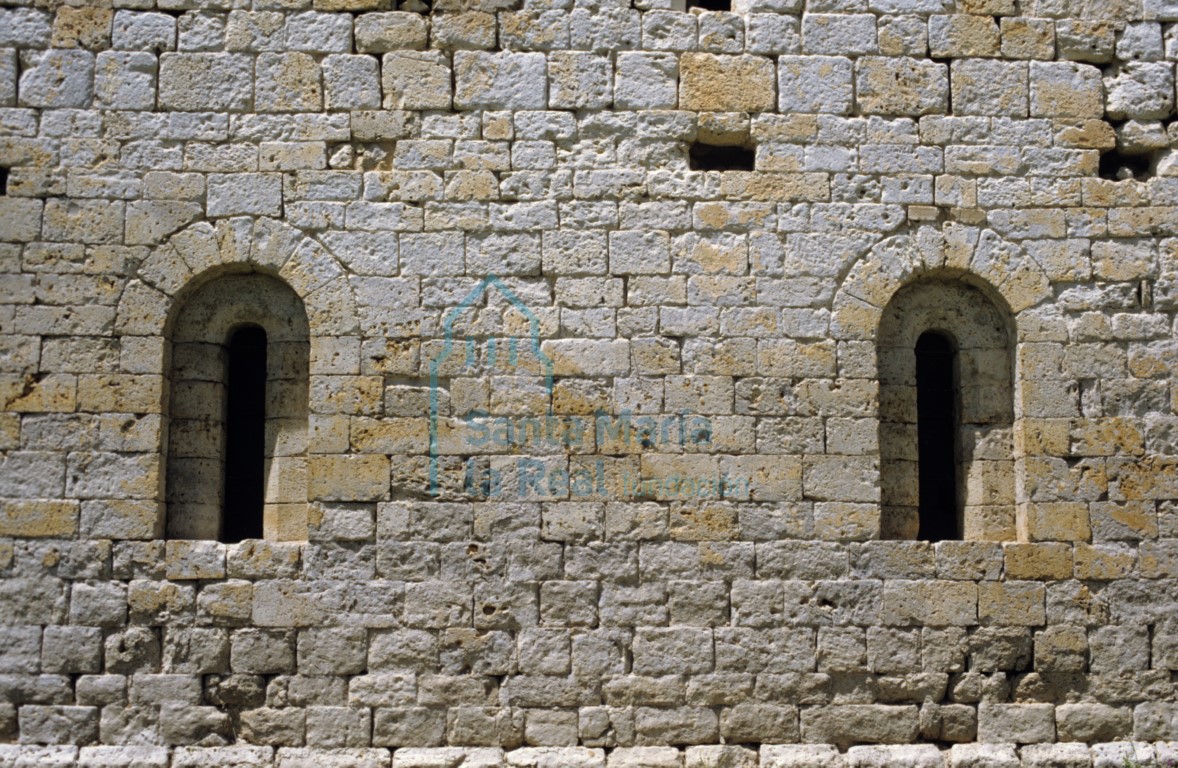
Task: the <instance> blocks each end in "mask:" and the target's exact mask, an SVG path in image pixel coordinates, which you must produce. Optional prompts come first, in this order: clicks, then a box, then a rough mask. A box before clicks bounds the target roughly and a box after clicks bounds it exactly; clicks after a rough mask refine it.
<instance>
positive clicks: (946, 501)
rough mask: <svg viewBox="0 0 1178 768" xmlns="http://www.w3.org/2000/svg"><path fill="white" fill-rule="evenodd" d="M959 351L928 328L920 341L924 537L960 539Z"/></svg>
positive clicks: (918, 393) (919, 436) (919, 424)
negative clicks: (958, 472)
mask: <svg viewBox="0 0 1178 768" xmlns="http://www.w3.org/2000/svg"><path fill="white" fill-rule="evenodd" d="M955 368H956V353H955V352H954V350H953V345H952V342H950V340H949V339H948V338H947V337H946V336H944V335H943V334H940V333H937V332H935V331H926V332H925V333H923V334H921V336H920V338H919V339H918V340H917V342H916V426H917V452H918V456H919V460H920V469H919V481H918V482H919V484H920V488H919V492H920V509H919V516H920V531H919V533H918V534H917V536H918V538H920V539H921V540H923V541H943V540H946V539H960V538H961V530H960V526H959V523H958V519H959V517H960V515H959V511H958V501H957V500H958V489H957V431H958V424H957V422H958V415H957V386H956V383H955V381H954V379H955V375H956V374H955V370H954V369H955Z"/></svg>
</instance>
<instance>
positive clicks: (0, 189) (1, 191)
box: [0, 168, 8, 197]
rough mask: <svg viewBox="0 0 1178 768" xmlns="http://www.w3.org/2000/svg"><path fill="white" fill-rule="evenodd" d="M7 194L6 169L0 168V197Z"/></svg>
mask: <svg viewBox="0 0 1178 768" xmlns="http://www.w3.org/2000/svg"><path fill="white" fill-rule="evenodd" d="M7 194H8V169H7V168H0V197H3V196H4V195H7Z"/></svg>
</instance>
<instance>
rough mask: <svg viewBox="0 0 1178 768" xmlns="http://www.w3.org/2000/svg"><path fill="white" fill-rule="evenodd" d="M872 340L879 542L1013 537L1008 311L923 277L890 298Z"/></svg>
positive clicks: (972, 292) (964, 288)
mask: <svg viewBox="0 0 1178 768" xmlns="http://www.w3.org/2000/svg"><path fill="white" fill-rule="evenodd" d="M878 344H879V365H880V427H879V430H880V469H881V478H880V479H881V484H880V485H881V488H880V491H881V501H882V520H881V534H882V536H883V537H884V538H892V539H917V538H919V539H922V540H926V541H940V540H944V539H990V540H1013V539H1015V538H1016V525H1015V521H1016V516H1015V494H1014V476H1015V471H1014V376H1013V373H1014V361H1013V352H1012V350H1013V321H1012V318H1011V316H1010V313H1009V312H1008V311H1006V310H1005V309H1003V308H1000V307H999V306H998V305H997V304H996V303H995V302H993V301H992V300H991V299H990V298H989V297H988V296H987V295H986V294H985V293H983V292H982V290H981V289H979V288H977V287H975V286H973V285H970V284H968V283H965V282H963V281H961V280H954V279H926V280H922V281H919V282H916V283H913V284H911V285H909V286H906V287H905V288H902V289H901V290H899V291H897V292H896V295H895V296H893V297H892V299H891V301H890V302H889V303H888V306H887V307H886V308H885V309H884V313H883V317H882V318H881V320H880V330H879V341H878Z"/></svg>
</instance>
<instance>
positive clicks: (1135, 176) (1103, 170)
mask: <svg viewBox="0 0 1178 768" xmlns="http://www.w3.org/2000/svg"><path fill="white" fill-rule="evenodd" d="M1153 165H1154V155H1153V153H1146V154H1136V155H1130V154H1126V153H1124V152H1121V151H1119V150H1116V149H1110V150H1109V151H1107V152H1105V153H1104V154H1103V155H1101V156H1100V170H1099V173H1100V178H1102V179H1108V180H1109V181H1129V180H1134V181H1148V180H1149V179H1150V177H1152V176H1153Z"/></svg>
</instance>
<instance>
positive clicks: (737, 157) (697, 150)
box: [687, 141, 757, 171]
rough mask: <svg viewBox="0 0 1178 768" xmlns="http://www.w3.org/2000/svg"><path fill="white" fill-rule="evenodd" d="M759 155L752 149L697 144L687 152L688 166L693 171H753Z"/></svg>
mask: <svg viewBox="0 0 1178 768" xmlns="http://www.w3.org/2000/svg"><path fill="white" fill-rule="evenodd" d="M756 158H757V153H756V151H755V150H754V149H753V148H752V147H741V146H720V145H716V144H704V143H703V142H699V141H697V142H695V143H693V144H692V145H691V148H690V149H689V150H688V152H687V160H688V166H689V167H690V168H691V170H693V171H751V170H754V166H755V165H756Z"/></svg>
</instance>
